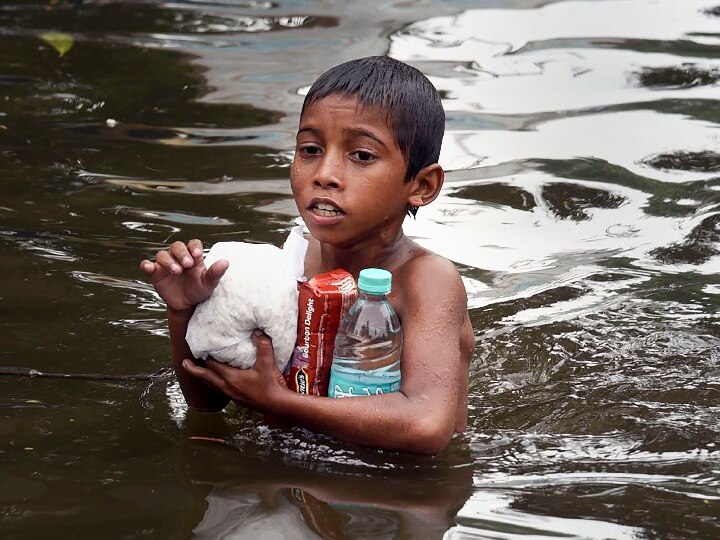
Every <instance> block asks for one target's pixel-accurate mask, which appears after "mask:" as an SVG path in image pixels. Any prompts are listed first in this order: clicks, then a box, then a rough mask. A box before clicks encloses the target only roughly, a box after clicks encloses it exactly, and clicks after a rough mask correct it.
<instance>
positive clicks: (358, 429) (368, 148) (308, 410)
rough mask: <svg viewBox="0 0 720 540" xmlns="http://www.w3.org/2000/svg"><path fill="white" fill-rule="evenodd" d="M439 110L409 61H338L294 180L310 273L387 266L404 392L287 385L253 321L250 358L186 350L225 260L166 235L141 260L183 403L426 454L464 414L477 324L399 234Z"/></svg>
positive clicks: (439, 122) (449, 278)
mask: <svg viewBox="0 0 720 540" xmlns="http://www.w3.org/2000/svg"><path fill="white" fill-rule="evenodd" d="M444 126H445V114H444V112H443V108H442V104H441V102H440V98H439V96H438V94H437V91H436V90H435V88H434V87H433V86H432V84H431V83H430V81H428V80H427V78H426V77H425V76H424V75H422V73H420V71H418V70H416V69H415V68H412V67H410V66H408V65H407V64H404V63H402V62H399V61H397V60H393V59H391V58H387V57H380V56H376V57H369V58H363V59H359V60H353V61H350V62H346V63H344V64H341V65H339V66H336V67H334V68H332V69H330V70H329V71H327V72H326V73H324V74H323V75H321V76H320V78H319V79H318V80H317V81H316V82H315V83H314V84H313V86H312V87H311V88H310V90H309V92H308V94H307V96H306V98H305V102H304V104H303V108H302V111H301V115H300V125H299V128H298V132H297V138H296V140H297V145H296V150H295V157H294V159H293V163H292V168H291V171H290V182H291V186H292V191H293V195H294V197H295V202H296V204H297V207H298V210H299V212H300V216H301V217H302V219H303V220H304V221H305V225H306V226H307V228H308V230H309V231H310V237H309V238H308V240H309V242H310V244H309V247H308V251H307V255H306V259H305V275H306V276H307V277H308V278H312V277H313V276H315V275H317V274H319V273H323V272H327V271H329V270H332V269H335V268H343V269H345V270H347V271H348V272H350V273H351V274H352V275H353V276H354V277H355V279H357V277H358V274H359V272H360V270H361V269H363V268H367V267H379V268H385V269H387V270H389V271H390V272H391V273H392V275H393V290H392V293H391V295H390V300H391V302H392V304H393V306H394V308H395V311H396V312H397V314H398V316H399V318H400V320H401V323H402V326H403V333H404V344H403V352H402V361H401V371H402V383H401V384H402V387H401V390H400V392H395V393H390V394H384V395H380V396H365V397H353V398H344V399H333V398H327V397H320V396H305V395H300V394H297V393H295V392H293V391H291V390H289V389H288V388H287V387H286V385H285V382H284V380H283V377H282V375H281V373H280V371H279V370H278V368H277V367H276V365H275V362H274V356H273V348H272V343H271V341H270V340H269V339H268V338H267V336H264V334H262V332H259V331H257V332H256V333H255V335H254V336H253V341H254V343H255V346H256V347H257V361H256V363H255V366H254V367H252V368H250V369H247V370H240V369H236V368H233V367H231V366H228V365H226V364H222V363H219V362H216V361H214V360H212V359H209V360H208V361H207V362H206V364H205V367H202V363H201V362H197V361H193V360H191V358H192V355H191V353H190V350H189V348H188V346H187V343H185V331H186V329H187V324H188V321H189V319H190V317H191V315H192V313H193V310H194V307H195V305H196V304H198V303H199V302H201V301H203V300H204V299H206V298H207V297H209V296H210V294H211V293H212V290H213V289H214V288H215V286H217V284H218V281H219V280H220V278H221V277H222V275H223V273H224V272H225V270H226V269H227V267H228V262H227V261H217V262H215V263H214V264H213V265H212V266H211V267H210V268H205V264H204V262H203V257H202V253H203V251H202V244H201V243H200V241H199V240H191V241H190V242H189V243H188V244H187V245H185V244H183V243H182V242H175V243H174V244H173V245H172V246H171V247H170V249H169V250H167V251H160V252H158V254H157V256H156V259H155V262H151V261H148V260H145V261H143V262H142V263H140V267H141V269H142V270H143V271H144V272H146V273H147V274H148V275H149V276H150V278H151V280H152V283H153V285H154V286H155V289H156V290H157V291H158V293H159V294H160V296H161V297H162V298H163V300H165V302H166V303H167V308H168V324H169V328H170V339H171V347H172V357H173V365H174V368H175V373H176V374H177V377H178V380H179V382H180V386H181V389H182V391H183V394H184V395H185V398H186V400H187V402H188V405H189V406H190V407H191V408H193V409H197V410H202V411H217V410H220V409H222V408H223V407H225V405H227V403H228V402H229V401H230V400H233V401H235V402H236V403H238V404H240V405H243V406H248V407H251V408H253V409H256V410H258V411H261V412H263V413H266V414H268V415H270V416H272V417H276V418H282V419H287V420H288V421H290V422H292V423H294V424H297V425H301V426H304V427H306V428H309V429H312V430H315V431H320V432H323V433H327V434H329V435H332V436H334V437H336V438H338V439H342V440H344V441H347V442H350V443H355V444H359V445H365V446H372V447H376V448H386V449H393V450H400V451H407V452H415V453H423V454H434V453H437V452H439V451H441V450H442V449H443V448H445V447H446V446H447V445H448V443H449V442H450V439H451V437H452V434H453V432H461V431H464V429H465V427H466V423H467V395H468V368H469V360H470V357H471V355H472V352H473V349H474V344H475V340H474V334H473V330H472V326H471V324H470V319H469V316H468V311H467V298H466V293H465V288H464V286H463V284H462V281H461V279H460V276H459V274H458V272H457V270H456V269H455V267H454V266H453V264H452V263H451V262H450V261H448V260H446V259H444V258H442V257H440V256H438V255H436V254H434V253H431V252H430V251H428V250H426V249H423V248H422V247H420V246H419V245H417V244H416V243H414V242H413V241H411V240H410V239H408V238H406V237H405V236H404V235H403V231H402V223H403V220H404V218H405V214H406V213H407V212H409V213H412V214H413V215H414V213H415V212H416V211H417V209H418V207H421V206H425V205H426V204H429V203H430V202H432V201H433V200H434V199H435V198H436V197H437V195H438V193H439V192H440V189H441V187H442V184H443V180H444V172H443V170H442V168H441V167H440V165H439V164H438V163H437V161H438V157H439V154H440V145H441V142H442V136H443V131H444Z"/></svg>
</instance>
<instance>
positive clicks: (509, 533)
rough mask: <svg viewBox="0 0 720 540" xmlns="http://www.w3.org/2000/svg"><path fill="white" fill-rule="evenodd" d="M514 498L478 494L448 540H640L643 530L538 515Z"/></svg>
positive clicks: (501, 492) (458, 519)
mask: <svg viewBox="0 0 720 540" xmlns="http://www.w3.org/2000/svg"><path fill="white" fill-rule="evenodd" d="M514 502H515V495H513V494H512V493H511V492H509V493H508V492H503V491H499V490H497V491H495V490H492V491H489V490H483V491H476V492H475V493H473V495H472V497H471V498H470V500H468V502H467V503H466V504H465V506H464V507H463V508H462V509H461V510H460V512H459V514H458V516H457V518H456V519H457V522H458V523H459V525H456V526H455V527H453V528H451V529H450V530H449V531H447V533H446V534H445V536H444V538H445V539H446V540H462V539H473V538H475V539H481V538H485V539H489V538H493V539H512V538H523V539H526V540H538V539H547V538H558V537H559V538H585V539H598V540H604V539H607V538H614V539H622V538H638V537H639V536H640V533H641V532H642V529H640V528H637V527H629V526H625V525H618V524H616V523H610V522H607V521H600V520H594V519H571V518H563V517H554V516H547V515H538V514H533V513H529V512H527V511H520V510H515V509H513V508H512V505H513V503H514Z"/></svg>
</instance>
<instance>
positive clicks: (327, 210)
mask: <svg viewBox="0 0 720 540" xmlns="http://www.w3.org/2000/svg"><path fill="white" fill-rule="evenodd" d="M310 210H311V211H312V212H314V213H316V214H317V215H319V216H328V217H332V216H340V215H342V214H344V213H345V212H343V211H342V210H340V209H339V208H338V207H337V206H333V205H332V204H328V203H324V202H318V203H313V204H311V205H310Z"/></svg>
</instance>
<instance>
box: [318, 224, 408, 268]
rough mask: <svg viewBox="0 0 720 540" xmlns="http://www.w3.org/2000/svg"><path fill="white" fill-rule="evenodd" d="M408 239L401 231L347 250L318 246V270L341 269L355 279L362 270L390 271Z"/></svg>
mask: <svg viewBox="0 0 720 540" xmlns="http://www.w3.org/2000/svg"><path fill="white" fill-rule="evenodd" d="M407 242H408V239H407V238H406V237H405V235H404V234H403V231H402V229H400V230H398V231H397V232H396V233H394V234H387V233H386V234H380V235H378V236H377V237H375V238H373V239H372V240H369V241H367V242H365V243H362V244H358V245H355V246H352V247H351V248H348V249H343V248H338V247H337V246H333V245H330V244H324V243H321V244H320V270H321V272H328V271H330V270H333V269H335V268H342V269H343V270H346V271H347V272H350V273H351V274H352V275H353V276H354V277H355V279H357V277H358V274H360V270H362V269H363V268H386V269H389V270H392V269H393V267H394V266H395V265H396V264H397V262H398V258H401V257H400V255H401V253H403V252H404V250H403V249H402V248H403V247H404V246H405V244H406V243H407Z"/></svg>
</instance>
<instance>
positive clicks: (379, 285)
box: [328, 268, 403, 398]
mask: <svg viewBox="0 0 720 540" xmlns="http://www.w3.org/2000/svg"><path fill="white" fill-rule="evenodd" d="M391 282H392V275H391V274H390V272H388V271H387V270H382V269H380V268H366V269H364V270H362V271H361V272H360V276H359V279H358V289H359V295H358V299H357V301H356V302H355V303H354V304H353V305H352V306H351V307H350V309H349V310H348V312H347V314H346V315H345V317H343V319H342V320H341V321H340V327H339V328H338V332H337V335H336V336H335V350H334V352H333V362H332V366H331V368H330V384H329V387H328V396H329V397H335V398H341V397H353V396H374V395H379V394H386V393H388V392H397V391H398V390H400V355H401V353H402V344H403V334H402V327H401V326H400V321H399V320H398V317H397V315H396V314H395V310H394V309H393V307H392V304H391V303H390V301H389V300H388V298H387V294H388V293H389V292H390V289H391Z"/></svg>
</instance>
